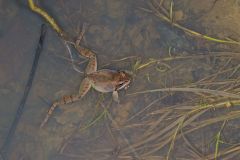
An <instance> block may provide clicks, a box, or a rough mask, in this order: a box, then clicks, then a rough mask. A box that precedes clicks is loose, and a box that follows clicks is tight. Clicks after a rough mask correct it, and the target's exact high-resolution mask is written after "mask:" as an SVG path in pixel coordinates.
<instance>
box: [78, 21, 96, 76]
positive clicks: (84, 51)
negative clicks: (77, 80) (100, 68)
mask: <svg viewBox="0 0 240 160" xmlns="http://www.w3.org/2000/svg"><path fill="white" fill-rule="evenodd" d="M84 33H85V25H83V29H82V31H81V33H80V35H79V37H78V38H77V40H76V42H75V48H76V49H77V51H78V53H79V54H80V55H81V56H83V57H86V58H88V59H89V63H88V65H87V68H86V69H85V72H86V73H87V74H89V73H92V72H96V71H97V57H96V54H95V53H94V52H93V51H91V50H90V49H88V48H85V47H82V46H81V45H80V42H81V40H82V39H83V34H84Z"/></svg>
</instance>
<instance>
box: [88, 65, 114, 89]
mask: <svg viewBox="0 0 240 160" xmlns="http://www.w3.org/2000/svg"><path fill="white" fill-rule="evenodd" d="M117 73H118V72H117V71H115V70H109V69H102V70H98V71H96V72H92V73H90V74H87V78H88V80H89V81H90V83H91V85H92V87H93V88H94V89H96V90H97V91H99V92H113V91H114V90H115V88H116V83H117V82H116V78H115V76H116V74H117Z"/></svg>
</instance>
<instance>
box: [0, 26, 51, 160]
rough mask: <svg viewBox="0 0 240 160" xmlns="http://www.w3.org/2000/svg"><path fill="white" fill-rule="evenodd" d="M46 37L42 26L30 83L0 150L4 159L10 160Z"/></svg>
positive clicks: (29, 78)
mask: <svg viewBox="0 0 240 160" xmlns="http://www.w3.org/2000/svg"><path fill="white" fill-rule="evenodd" d="M45 35H46V26H45V25H42V27H41V35H40V38H39V42H38V45H37V49H36V52H35V55H34V60H33V64H32V68H31V71H30V73H29V77H28V81H27V84H26V86H25V89H24V93H23V97H22V99H21V101H20V103H19V106H18V108H17V112H16V115H15V118H14V120H13V122H12V125H11V127H10V129H9V131H8V134H7V137H6V138H5V141H4V143H3V145H2V147H1V149H0V152H1V155H2V158H3V159H8V158H7V152H8V148H9V146H10V144H11V141H12V137H13V136H14V134H15V131H16V128H17V126H18V123H19V121H20V119H21V116H22V114H23V109H24V107H25V103H26V100H27V98H28V95H29V91H30V89H31V87H32V82H33V79H34V75H35V73H36V69H37V66H38V60H39V57H40V54H41V52H42V48H43V42H44V38H45Z"/></svg>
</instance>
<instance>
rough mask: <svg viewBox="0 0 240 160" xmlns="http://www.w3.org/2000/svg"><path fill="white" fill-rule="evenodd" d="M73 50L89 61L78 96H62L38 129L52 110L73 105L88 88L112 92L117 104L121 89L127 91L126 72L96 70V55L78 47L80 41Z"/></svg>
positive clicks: (45, 121) (128, 75) (43, 123)
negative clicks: (64, 105) (65, 105)
mask: <svg viewBox="0 0 240 160" xmlns="http://www.w3.org/2000/svg"><path fill="white" fill-rule="evenodd" d="M75 48H76V49H77V51H78V52H79V54H80V55H81V56H84V57H86V58H88V59H89V63H88V65H87V67H86V69H85V78H84V79H83V81H82V82H81V84H80V89H79V92H78V94H75V95H68V96H63V97H62V98H61V99H60V100H58V101H55V102H54V103H53V104H52V106H51V107H50V109H49V110H48V112H47V115H46V117H45V119H44V120H43V122H42V123H41V125H40V127H43V126H44V125H45V124H46V123H47V121H48V119H49V118H50V116H51V114H52V113H53V111H54V109H55V108H56V107H57V106H59V105H63V104H68V103H73V102H75V101H77V100H79V99H81V98H82V97H84V96H85V95H86V94H87V92H88V91H89V90H90V88H91V87H92V88H94V89H95V90H97V91H99V92H102V93H106V92H112V93H113V99H114V101H117V102H119V100H118V91H119V90H121V89H127V88H128V87H129V84H130V82H131V74H129V73H128V72H126V71H117V70H110V69H102V70H97V57H96V54H95V53H94V52H93V51H91V50H89V49H87V48H84V47H81V46H80V39H78V40H77V41H76V43H75Z"/></svg>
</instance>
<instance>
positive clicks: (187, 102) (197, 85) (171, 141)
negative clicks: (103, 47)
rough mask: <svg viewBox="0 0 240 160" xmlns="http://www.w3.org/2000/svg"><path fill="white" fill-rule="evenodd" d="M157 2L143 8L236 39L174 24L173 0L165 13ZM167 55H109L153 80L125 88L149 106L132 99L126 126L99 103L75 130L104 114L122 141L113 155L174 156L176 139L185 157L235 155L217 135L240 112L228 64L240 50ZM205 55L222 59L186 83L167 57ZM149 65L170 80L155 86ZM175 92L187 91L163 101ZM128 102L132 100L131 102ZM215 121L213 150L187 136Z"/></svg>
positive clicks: (235, 77) (234, 74)
mask: <svg viewBox="0 0 240 160" xmlns="http://www.w3.org/2000/svg"><path fill="white" fill-rule="evenodd" d="M28 3H29V6H30V8H31V9H32V10H33V11H34V12H36V13H38V14H39V15H41V16H42V17H43V18H44V19H45V20H46V21H47V22H48V23H49V24H50V25H51V26H52V28H53V29H54V30H55V31H56V32H57V33H58V34H59V35H60V36H61V37H63V38H64V37H65V33H64V32H63V31H62V29H61V28H60V27H59V26H58V25H57V23H56V22H55V21H54V20H53V18H52V17H50V16H49V15H48V14H47V13H46V12H45V11H44V10H42V9H40V8H38V7H37V6H36V5H35V4H34V3H33V1H32V0H28ZM162 3H163V0H161V1H159V3H156V2H153V3H152V4H150V7H151V10H147V9H144V10H145V11H147V12H150V13H153V14H155V15H156V16H157V17H159V18H160V19H162V20H164V21H165V22H168V23H169V24H171V25H172V26H174V27H176V28H178V29H181V30H183V31H184V32H186V33H188V34H190V35H192V36H196V37H199V38H203V39H206V40H209V41H214V42H218V43H227V44H237V45H239V44H240V43H239V42H236V41H234V40H231V39H226V40H225V39H224V40H222V39H218V38H214V37H210V36H208V35H204V34H201V33H198V32H196V31H193V30H190V29H188V28H186V27H183V26H181V25H179V24H177V23H176V22H174V21H173V20H174V17H173V16H174V14H173V12H174V11H173V9H174V3H173V1H170V9H169V12H168V11H167V10H164V9H163V8H161V6H162ZM162 12H163V13H162ZM167 55H168V57H162V58H161V59H155V58H149V59H148V60H146V61H142V60H141V59H140V58H139V57H136V56H129V57H125V58H122V59H119V60H113V61H112V62H113V63H116V62H121V61H125V60H129V59H133V58H134V59H136V61H135V64H134V65H133V67H132V69H133V71H134V72H140V71H142V70H146V72H147V73H146V74H145V75H147V79H148V83H149V85H151V84H152V86H154V87H155V88H154V89H149V86H147V89H145V90H142V91H138V92H133V93H128V94H127V96H128V97H133V96H136V97H137V96H139V97H138V98H139V100H141V102H142V101H143V102H148V103H146V104H148V105H146V106H145V107H142V106H141V104H140V105H139V103H138V104H136V106H137V105H139V107H136V108H135V113H134V114H130V117H129V118H128V120H126V123H125V125H118V124H117V122H116V120H115V119H114V118H115V117H114V116H112V115H111V113H110V112H109V110H108V108H109V107H107V108H104V109H103V111H102V112H101V113H100V114H98V115H97V116H96V117H95V118H94V119H92V120H91V121H90V122H89V123H87V124H86V125H84V126H83V127H79V128H77V131H85V130H87V129H89V128H90V127H92V126H94V125H95V124H96V123H97V122H99V121H100V120H101V119H103V118H105V119H107V120H108V121H110V122H111V123H112V124H113V131H114V132H117V133H119V134H120V137H118V138H117V139H118V141H123V142H125V143H124V145H123V146H120V148H121V149H120V153H119V155H118V157H119V158H122V159H134V158H135V159H171V157H172V156H175V155H177V152H178V150H180V151H179V152H181V151H183V150H184V151H185V148H184V147H183V148H179V147H178V144H179V143H184V144H186V146H187V147H188V150H187V152H188V153H191V154H190V156H191V157H190V158H189V159H193V158H197V159H215V160H216V159H218V158H222V157H224V159H231V158H232V157H234V156H235V155H237V154H239V152H240V149H239V145H232V146H230V147H225V148H223V149H222V147H220V145H221V143H222V140H221V138H222V136H223V135H224V130H223V128H224V127H227V123H226V122H229V121H234V120H237V119H239V116H240V112H239V110H237V109H238V106H239V105H240V95H239V93H240V90H239V86H240V84H239V81H240V80H239V68H240V65H239V64H237V65H234V64H235V63H232V62H233V61H234V60H238V59H239V58H240V56H239V53H233V52H209V53H207V54H198V55H187V56H173V55H172V54H171V48H169V53H168V54H167ZM206 59H217V60H218V63H220V62H219V61H224V64H222V63H220V64H218V63H215V62H213V63H212V64H211V65H212V66H211V67H212V68H218V69H217V70H214V72H209V73H208V74H206V75H204V76H202V77H201V78H200V79H198V80H196V81H194V82H192V81H190V82H189V83H180V84H178V78H179V77H177V76H175V75H174V71H176V70H177V69H179V68H183V67H184V65H181V64H180V65H178V67H171V64H170V63H171V62H173V61H174V62H182V64H183V63H187V62H188V61H190V60H195V61H196V62H197V61H200V60H206ZM110 63H111V62H110ZM201 63H202V62H201ZM159 66H160V67H159ZM162 66H163V67H162ZM185 67H186V66H185ZM187 67H188V68H187V69H189V68H190V67H191V66H187ZM149 68H150V69H151V68H154V69H155V72H154V74H156V75H158V74H161V76H162V77H163V79H164V78H165V76H166V77H167V76H168V77H170V78H172V81H173V83H167V82H166V84H165V83H164V84H165V87H164V88H156V86H159V84H160V83H162V82H161V80H163V79H160V80H159V79H158V80H156V82H154V80H152V78H151V77H150V72H149V71H148V69H149ZM166 72H168V74H164V73H166ZM182 74H185V73H182ZM171 76H172V77H171ZM178 76H179V75H178ZM162 77H161V78H162ZM140 78H141V77H140ZM153 79H154V78H153ZM166 79H167V78H166ZM175 81H176V82H175ZM154 83H155V84H154ZM156 84H157V85H156ZM176 93H181V94H182V95H186V96H183V97H181V98H182V99H181V100H179V101H178V102H175V101H173V102H172V103H173V104H171V103H169V104H168V103H167V102H169V98H171V97H174V96H176V95H177V94H176ZM193 93H194V94H193ZM149 94H154V95H156V96H157V98H155V100H152V99H151V98H149V97H148V95H149ZM140 96H141V97H140ZM141 102H140V103H141ZM170 102H171V101H170ZM100 103H101V102H99V103H97V106H98V105H99V104H100ZM110 104H111V103H109V106H110ZM132 105H135V104H134V103H133V104H132ZM136 110H137V111H136ZM219 124H220V125H221V129H220V130H219V131H218V132H217V134H216V136H215V137H216V138H215V140H216V142H215V145H214V146H213V147H212V148H211V149H212V150H213V152H212V150H211V149H209V150H207V151H204V149H206V148H204V149H202V148H201V147H200V146H201V145H202V143H204V142H201V141H200V140H199V139H193V138H191V136H194V135H195V136H196V135H197V136H199V134H200V133H201V132H204V131H208V130H207V129H208V128H209V127H212V126H219ZM133 129H134V131H133ZM124 133H127V134H124ZM114 134H115V133H111V135H114ZM197 136H196V137H197ZM204 136H206V138H209V137H208V135H207V134H204ZM230 138H231V137H230ZM120 144H121V143H120ZM181 146H182V145H181ZM203 146H204V145H203ZM64 148H65V147H62V149H61V152H60V153H63V150H64ZM175 149H176V150H175ZM76 156H79V155H76ZM79 157H81V156H79ZM184 158H185V157H184ZM185 159H186V158H185Z"/></svg>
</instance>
